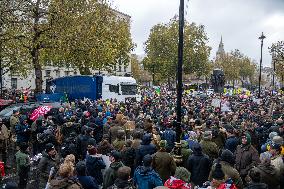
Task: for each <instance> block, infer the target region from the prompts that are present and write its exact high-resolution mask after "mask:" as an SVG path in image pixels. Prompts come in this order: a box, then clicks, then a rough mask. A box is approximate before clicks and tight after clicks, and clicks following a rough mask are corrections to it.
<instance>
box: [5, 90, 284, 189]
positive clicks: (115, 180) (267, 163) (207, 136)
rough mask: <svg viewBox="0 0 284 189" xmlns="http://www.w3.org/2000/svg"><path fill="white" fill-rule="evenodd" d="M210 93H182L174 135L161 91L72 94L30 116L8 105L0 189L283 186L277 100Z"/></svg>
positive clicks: (171, 106) (169, 106) (283, 109)
mask: <svg viewBox="0 0 284 189" xmlns="http://www.w3.org/2000/svg"><path fill="white" fill-rule="evenodd" d="M215 98H217V97H216V95H212V96H207V97H206V96H203V97H199V96H195V97H192V96H191V95H188V94H187V95H184V96H183V100H182V123H181V127H182V134H181V136H178V135H177V133H176V131H175V126H176V124H177V123H176V121H175V120H176V109H175V107H176V106H175V103H176V96H175V93H174V92H170V91H167V90H166V89H161V90H160V91H159V93H158V94H157V93H156V92H155V90H154V89H153V90H151V89H148V90H145V91H144V92H143V100H142V101H141V102H124V103H122V102H117V101H116V100H113V99H111V100H106V101H103V100H98V101H91V100H85V101H83V100H76V101H73V102H70V103H66V104H63V105H62V107H61V108H59V109H56V108H52V109H51V110H50V111H49V112H48V113H47V114H46V115H44V116H40V117H39V118H38V119H37V120H35V121H34V122H32V121H31V120H30V119H29V116H30V114H31V112H27V111H25V110H22V111H21V112H18V111H14V112H13V115H12V116H11V118H10V126H9V127H8V128H9V131H10V132H11V136H12V137H10V138H12V139H14V140H10V138H9V137H8V134H7V133H8V132H9V131H8V129H7V128H6V127H5V125H4V124H2V123H1V125H2V129H1V135H0V142H1V145H0V147H1V154H2V160H3V161H4V163H5V165H8V164H9V163H10V164H12V163H11V162H8V161H7V160H6V158H3V157H5V156H6V154H5V152H6V151H7V149H6V148H8V147H9V146H12V148H14V150H15V164H16V171H17V175H18V182H17V183H15V182H12V181H11V182H7V183H5V188H21V189H22V188H26V187H32V188H38V189H63V188H64V189H77V188H78V189H99V188H103V189H132V188H133V189H134V188H138V189H153V188H169V189H193V188H212V189H227V188H228V189H236V188H237V189H242V188H247V189H262V188H263V189H280V188H283V186H284V183H283V182H284V161H283V154H284V147H283V134H284V132H283V131H284V122H283V120H284V97H283V96H281V95H275V96H271V95H263V96H262V97H261V98H260V99H255V98H254V96H253V95H252V96H250V97H247V98H241V97H239V96H228V97H222V98H223V101H226V104H228V105H229V107H230V110H231V111H221V109H222V108H220V107H214V106H212V101H213V100H214V99H215ZM218 98H219V97H218ZM176 141H178V142H176ZM35 157H36V158H35ZM32 172H33V174H31V173H32ZM32 181H34V182H32ZM29 183H33V184H32V185H31V184H29Z"/></svg>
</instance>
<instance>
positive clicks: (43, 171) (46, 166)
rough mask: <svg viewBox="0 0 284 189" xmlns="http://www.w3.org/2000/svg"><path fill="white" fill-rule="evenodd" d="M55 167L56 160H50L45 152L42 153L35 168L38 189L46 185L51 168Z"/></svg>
mask: <svg viewBox="0 0 284 189" xmlns="http://www.w3.org/2000/svg"><path fill="white" fill-rule="evenodd" d="M57 165H58V164H57V161H56V159H53V158H51V157H50V156H49V155H48V154H47V153H46V152H43V153H42V158H41V159H40V162H39V164H38V168H37V170H38V175H39V181H40V182H39V185H40V188H42V187H44V186H45V185H46V183H47V180H48V177H49V172H50V170H51V168H52V167H56V166H57Z"/></svg>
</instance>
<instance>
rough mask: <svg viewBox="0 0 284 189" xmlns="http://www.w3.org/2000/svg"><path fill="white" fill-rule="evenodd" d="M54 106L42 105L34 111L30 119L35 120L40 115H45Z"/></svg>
mask: <svg viewBox="0 0 284 189" xmlns="http://www.w3.org/2000/svg"><path fill="white" fill-rule="evenodd" d="M51 108H52V106H40V107H38V108H37V109H35V110H34V111H33V113H32V114H31V116H30V119H31V120H32V121H35V120H36V119H37V118H38V117H39V116H43V115H45V114H46V113H47V112H49V111H50V110H51Z"/></svg>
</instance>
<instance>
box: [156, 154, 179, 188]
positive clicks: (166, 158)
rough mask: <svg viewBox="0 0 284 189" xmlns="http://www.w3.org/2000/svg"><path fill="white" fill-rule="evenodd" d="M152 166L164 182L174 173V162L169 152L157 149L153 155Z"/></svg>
mask: <svg viewBox="0 0 284 189" xmlns="http://www.w3.org/2000/svg"><path fill="white" fill-rule="evenodd" d="M153 168H154V169H155V171H156V172H157V173H158V174H159V175H160V177H161V178H162V180H163V183H164V182H165V181H166V180H167V179H169V178H170V176H171V175H174V173H175V170H176V163H175V161H174V158H173V157H172V156H171V155H170V154H169V153H167V152H162V151H159V152H156V153H155V154H154V155H153Z"/></svg>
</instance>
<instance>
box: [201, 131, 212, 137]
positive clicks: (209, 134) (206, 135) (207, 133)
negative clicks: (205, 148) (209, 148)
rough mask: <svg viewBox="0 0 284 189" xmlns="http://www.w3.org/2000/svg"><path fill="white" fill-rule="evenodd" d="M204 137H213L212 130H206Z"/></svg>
mask: <svg viewBox="0 0 284 189" xmlns="http://www.w3.org/2000/svg"><path fill="white" fill-rule="evenodd" d="M203 138H204V139H211V138H212V131H205V132H204V134H203Z"/></svg>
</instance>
